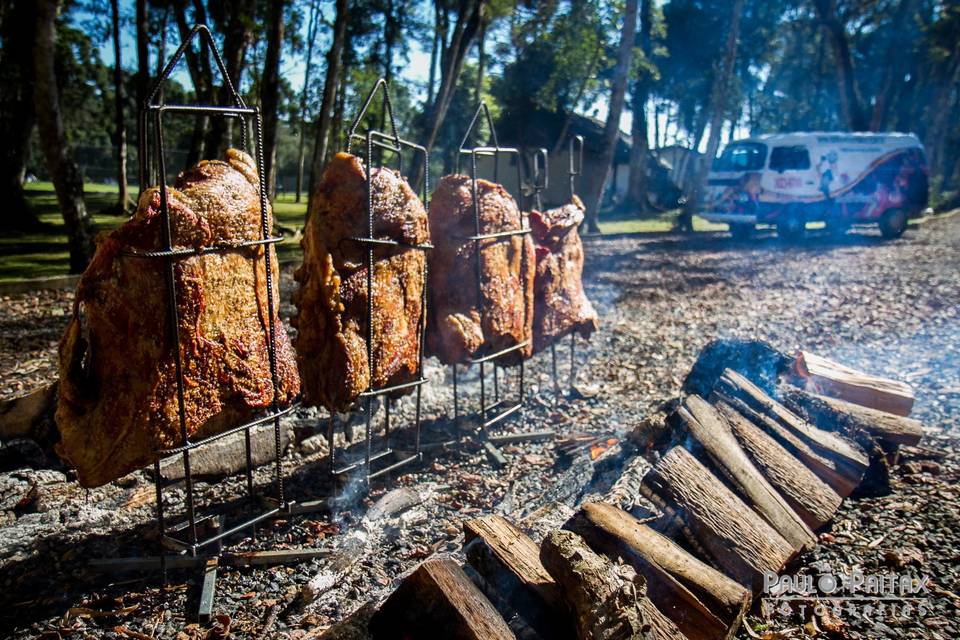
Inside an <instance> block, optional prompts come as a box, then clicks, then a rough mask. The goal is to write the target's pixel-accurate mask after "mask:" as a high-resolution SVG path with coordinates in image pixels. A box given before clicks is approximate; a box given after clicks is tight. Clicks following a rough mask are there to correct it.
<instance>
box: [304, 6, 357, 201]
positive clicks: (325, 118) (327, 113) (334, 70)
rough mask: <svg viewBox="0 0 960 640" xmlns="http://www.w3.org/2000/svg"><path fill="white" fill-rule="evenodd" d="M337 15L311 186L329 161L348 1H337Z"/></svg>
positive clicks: (334, 23)
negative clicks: (331, 124)
mask: <svg viewBox="0 0 960 640" xmlns="http://www.w3.org/2000/svg"><path fill="white" fill-rule="evenodd" d="M336 8H337V15H336V18H335V19H334V21H333V42H332V43H331V44H330V50H329V51H328V52H327V76H326V78H324V81H323V98H322V101H321V102H320V114H319V116H318V118H317V141H316V143H315V144H314V147H313V166H312V167H311V170H310V184H311V185H313V184H316V182H317V180H319V179H320V174H321V172H322V171H323V166H324V163H325V162H326V161H327V155H328V153H329V148H330V147H329V145H330V140H331V138H332V134H331V130H330V129H331V126H330V123H331V121H332V120H333V106H334V103H335V102H336V99H337V87H338V86H339V84H340V71H341V70H340V66H341V64H340V63H341V61H342V60H343V50H344V45H345V43H346V41H347V20H348V19H349V15H348V7H347V0H336Z"/></svg>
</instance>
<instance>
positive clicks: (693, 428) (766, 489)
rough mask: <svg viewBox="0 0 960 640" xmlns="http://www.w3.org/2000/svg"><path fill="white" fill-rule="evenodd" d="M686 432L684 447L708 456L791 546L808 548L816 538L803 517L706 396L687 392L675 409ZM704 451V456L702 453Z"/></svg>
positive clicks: (677, 417)
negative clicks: (786, 500) (739, 440)
mask: <svg viewBox="0 0 960 640" xmlns="http://www.w3.org/2000/svg"><path fill="white" fill-rule="evenodd" d="M675 416H676V417H675V421H677V422H679V423H680V425H681V427H682V428H683V430H684V431H685V433H686V434H687V435H688V436H689V438H688V440H687V443H688V446H687V448H688V449H689V450H690V451H691V453H693V454H694V455H698V454H700V455H698V457H699V458H701V460H702V457H706V458H709V460H710V462H711V463H712V465H708V466H712V467H713V468H714V469H716V470H717V471H719V472H720V474H721V475H722V476H723V477H725V478H726V479H727V480H728V481H729V482H730V483H731V484H732V485H733V487H734V489H735V490H736V492H737V493H738V494H739V495H740V497H741V498H743V500H744V501H745V502H746V503H747V504H748V505H750V506H751V507H752V508H753V509H754V511H756V512H757V513H758V514H760V517H762V518H763V519H764V520H766V521H767V523H768V524H770V526H772V527H773V528H774V529H776V530H777V532H778V533H779V534H780V535H782V536H783V538H784V539H785V540H786V541H787V542H789V543H790V544H791V545H793V548H794V550H796V551H801V550H805V549H812V548H813V547H814V546H815V545H816V543H817V539H816V537H815V536H814V535H813V532H812V531H811V530H810V528H809V527H807V525H806V524H805V523H804V521H803V519H802V518H800V516H798V515H797V513H796V512H795V511H794V510H793V509H791V508H790V506H789V505H788V504H787V503H786V502H785V501H784V499H783V498H782V497H781V496H780V494H779V493H777V491H776V489H774V488H773V487H772V486H771V485H770V483H769V482H768V481H767V479H766V478H765V477H764V476H763V474H762V473H760V471H759V470H757V468H756V467H755V466H754V465H753V463H752V462H751V461H750V458H749V457H748V456H747V454H746V453H744V451H743V449H741V448H740V445H739V444H737V439H736V438H735V437H734V436H733V433H732V432H731V431H730V429H729V428H728V427H727V425H726V423H725V422H724V421H723V419H722V418H721V417H720V415H719V414H718V413H717V411H716V409H714V408H713V407H712V406H711V405H710V404H708V403H707V401H706V400H704V399H703V398H701V397H700V396H696V395H694V396H688V397H687V398H685V399H684V401H683V404H682V405H681V406H680V407H679V408H678V409H677V411H676V413H675ZM703 454H705V456H703Z"/></svg>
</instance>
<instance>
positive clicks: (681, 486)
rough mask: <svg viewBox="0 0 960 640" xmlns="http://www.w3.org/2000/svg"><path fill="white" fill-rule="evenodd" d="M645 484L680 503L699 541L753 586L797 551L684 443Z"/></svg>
mask: <svg viewBox="0 0 960 640" xmlns="http://www.w3.org/2000/svg"><path fill="white" fill-rule="evenodd" d="M644 484H645V485H646V486H648V487H649V488H650V489H651V491H652V492H653V493H656V494H658V495H660V496H661V497H662V498H663V499H664V500H665V501H667V502H669V503H672V504H673V505H675V507H676V510H677V512H678V514H679V517H680V518H682V519H683V521H684V522H685V523H686V524H687V527H688V529H689V531H690V532H691V533H692V535H693V536H694V537H695V538H696V540H695V541H696V543H698V544H699V545H701V546H702V548H703V549H704V550H706V552H707V553H708V554H709V555H710V557H711V559H712V561H713V562H714V563H715V564H716V565H717V566H719V567H720V568H721V569H722V570H723V571H724V572H725V573H726V574H727V575H729V576H730V577H731V578H733V579H734V580H736V581H737V582H739V583H740V584H742V585H744V586H746V587H748V588H752V589H759V587H760V585H761V583H762V578H763V573H764V572H765V571H773V572H777V571H779V570H780V569H782V568H783V567H784V565H786V564H787V562H789V561H790V560H791V559H792V558H793V557H794V555H795V551H794V548H793V546H792V545H791V544H790V543H789V542H787V541H786V540H784V539H783V536H781V535H780V534H779V533H777V532H776V530H774V528H773V527H771V526H770V525H769V524H767V523H766V521H765V520H764V519H763V518H761V517H760V516H759V515H757V514H756V512H754V511H753V510H752V509H750V507H748V506H747V505H746V504H744V503H743V501H742V500H741V499H740V498H738V497H737V496H736V495H735V494H734V493H733V492H732V491H731V490H730V489H728V488H727V487H726V485H724V484H723V483H722V482H720V480H719V479H718V478H717V477H716V476H714V475H713V473H711V472H710V470H709V469H707V468H706V467H705V466H703V464H701V463H700V462H699V461H697V459H696V458H694V457H693V455H692V454H691V453H690V452H689V451H687V450H686V449H684V448H683V447H679V446H678V447H674V448H672V449H670V451H668V452H667V453H666V454H665V455H664V456H663V458H661V459H660V460H659V461H658V462H657V464H656V465H654V467H653V469H651V470H650V472H649V473H648V474H647V475H646V476H644Z"/></svg>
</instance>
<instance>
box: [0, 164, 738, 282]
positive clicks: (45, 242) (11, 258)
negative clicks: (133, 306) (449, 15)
mask: <svg viewBox="0 0 960 640" xmlns="http://www.w3.org/2000/svg"><path fill="white" fill-rule="evenodd" d="M85 189H86V190H85V199H86V202H87V208H88V209H89V211H90V212H91V214H92V215H93V221H94V226H95V228H96V230H97V231H98V232H101V231H109V230H110V229H114V228H116V227H118V226H119V225H121V224H122V223H123V221H124V220H125V218H123V217H121V216H117V215H111V214H109V213H106V212H105V210H108V209H109V208H110V207H112V206H113V205H114V204H115V203H116V198H117V188H116V187H115V186H112V185H99V184H87V185H86V187H85ZM26 191H27V200H28V201H29V203H30V205H31V207H33V209H34V211H36V212H37V214H38V216H39V217H40V220H41V221H42V222H43V223H44V224H45V225H46V228H45V229H43V230H41V231H39V232H31V233H6V234H4V235H3V237H0V283H3V282H10V281H18V280H23V279H27V278H41V277H49V276H59V275H65V274H66V273H67V271H68V268H67V267H68V256H67V238H66V234H65V233H64V228H63V220H62V219H61V217H60V212H59V209H58V207H57V198H56V195H55V194H54V191H53V185H52V184H51V183H49V182H33V183H31V184H28V185H27V186H26ZM273 211H274V217H275V219H276V222H277V225H278V227H279V231H280V233H281V234H282V235H283V236H284V237H285V240H284V241H283V243H281V244H280V245H279V246H278V247H277V250H278V253H279V256H280V260H281V261H297V260H299V259H300V244H299V241H298V238H297V231H298V230H299V229H300V228H301V227H302V226H303V221H304V217H305V216H306V211H307V203H306V198H303V201H302V202H300V203H297V202H294V196H293V194H281V195H279V196H278V197H277V199H276V202H274V205H273ZM601 218H603V217H601ZM675 219H676V212H675V211H669V212H666V213H662V214H658V215H655V216H649V217H644V218H642V219H640V218H631V217H626V216H611V217H609V218H606V219H601V222H600V229H601V231H602V232H603V233H604V234H618V233H653V232H665V231H669V230H670V229H671V228H672V227H673V223H674V220H675ZM693 226H694V229H695V230H696V231H717V230H723V229H724V228H725V227H726V225H722V224H711V223H709V222H707V221H706V220H703V219H702V218H699V217H695V218H694V225H693Z"/></svg>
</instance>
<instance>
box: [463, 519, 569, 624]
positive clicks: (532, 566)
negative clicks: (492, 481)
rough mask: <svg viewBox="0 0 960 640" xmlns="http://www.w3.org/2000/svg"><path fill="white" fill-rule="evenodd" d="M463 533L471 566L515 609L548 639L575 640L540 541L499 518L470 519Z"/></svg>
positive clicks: (464, 526) (561, 597)
mask: <svg viewBox="0 0 960 640" xmlns="http://www.w3.org/2000/svg"><path fill="white" fill-rule="evenodd" d="M463 532H464V537H465V542H464V551H465V552H466V555H467V560H468V562H469V563H470V566H472V567H473V568H474V569H475V570H476V572H477V573H478V574H480V575H481V576H482V577H483V578H484V580H485V581H486V582H487V584H488V585H490V587H491V588H492V589H494V590H495V591H497V592H498V593H499V594H500V595H501V597H503V599H504V600H505V601H506V602H507V604H508V605H509V606H510V608H512V609H513V611H516V612H517V613H518V614H519V615H520V616H521V617H523V618H524V620H525V622H526V623H527V624H528V625H529V626H530V627H532V628H533V629H534V630H536V631H537V633H539V634H540V636H542V637H544V638H564V637H570V638H572V637H573V620H571V619H570V617H569V614H568V611H567V608H566V603H565V602H564V600H563V596H562V595H561V593H560V589H559V587H557V583H556V582H555V581H554V580H553V578H552V577H551V576H550V574H549V573H548V572H547V570H546V569H545V568H544V566H543V564H542V563H541V562H540V547H539V546H537V543H536V542H534V541H533V540H531V539H530V537H529V536H527V534H525V533H524V532H523V531H521V530H520V529H519V528H517V527H516V526H515V525H514V524H513V523H511V522H510V521H509V520H507V519H506V518H503V517H502V516H499V515H488V516H484V517H482V518H476V519H474V520H468V521H467V522H466V523H464V525H463Z"/></svg>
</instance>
